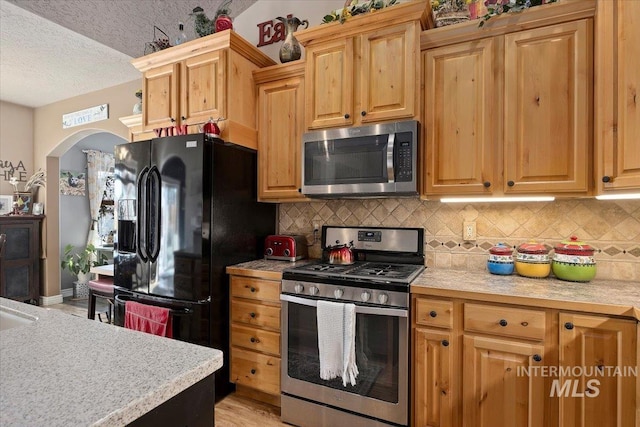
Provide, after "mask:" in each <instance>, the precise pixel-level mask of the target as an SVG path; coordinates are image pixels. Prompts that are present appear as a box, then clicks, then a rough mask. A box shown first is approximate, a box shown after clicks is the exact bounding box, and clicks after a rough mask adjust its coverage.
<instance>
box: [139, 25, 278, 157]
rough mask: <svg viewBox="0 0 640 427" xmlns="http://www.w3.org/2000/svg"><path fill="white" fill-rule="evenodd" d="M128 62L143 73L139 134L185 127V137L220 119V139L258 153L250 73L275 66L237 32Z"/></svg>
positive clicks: (200, 40) (253, 92) (218, 34)
mask: <svg viewBox="0 0 640 427" xmlns="http://www.w3.org/2000/svg"><path fill="white" fill-rule="evenodd" d="M131 62H132V64H133V65H134V66H135V67H136V68H137V69H138V70H140V71H141V72H142V73H143V74H142V93H143V102H142V132H143V133H145V132H146V133H148V132H153V131H154V130H158V129H165V128H173V127H174V126H184V125H186V126H187V132H188V133H198V132H201V125H202V124H204V123H205V122H206V121H207V120H209V119H210V118H213V119H219V118H224V121H221V122H220V123H219V126H220V129H221V133H222V134H221V137H222V139H224V140H225V141H228V142H233V143H236V144H239V145H243V146H245V147H249V148H253V149H256V148H257V145H258V136H257V134H258V132H257V118H256V111H257V107H256V92H255V83H254V81H253V74H252V73H253V71H254V70H257V69H259V68H263V67H267V66H270V65H274V64H275V62H274V61H273V60H272V59H271V58H269V57H268V56H266V55H265V54H264V53H262V52H261V51H260V50H258V49H257V48H256V47H255V46H252V45H251V44H250V43H249V42H247V41H246V40H244V39H243V38H242V37H240V36H239V35H237V34H236V33H235V32H233V31H231V30H229V31H222V32H220V33H215V34H212V35H210V36H206V37H200V38H198V39H195V40H191V41H189V42H186V43H183V44H180V45H178V46H173V47H170V48H168V49H165V50H162V51H160V52H154V53H151V54H149V55H145V56H143V57H141V58H137V59H134V60H133V61H131ZM230 97H233V99H230ZM165 135H166V132H165V133H163V135H162V136H165Z"/></svg>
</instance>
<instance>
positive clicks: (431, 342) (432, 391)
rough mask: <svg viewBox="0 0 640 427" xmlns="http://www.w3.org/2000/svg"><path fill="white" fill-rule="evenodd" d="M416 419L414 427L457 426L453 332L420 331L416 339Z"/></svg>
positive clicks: (414, 338)
mask: <svg viewBox="0 0 640 427" xmlns="http://www.w3.org/2000/svg"><path fill="white" fill-rule="evenodd" d="M413 340H414V341H413V342H414V343H415V345H414V351H413V368H414V369H415V372H414V373H413V378H414V396H413V406H414V419H413V423H412V425H415V426H430V427H447V426H452V425H456V424H457V423H454V417H457V414H458V412H459V411H458V408H457V405H456V402H457V401H458V398H457V382H456V374H455V372H456V371H457V369H456V365H455V360H456V357H455V355H456V352H457V351H458V348H457V346H456V345H455V341H454V339H453V334H452V333H451V332H449V331H442V330H435V329H424V328H417V329H415V330H414V336H413Z"/></svg>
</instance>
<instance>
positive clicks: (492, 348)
mask: <svg viewBox="0 0 640 427" xmlns="http://www.w3.org/2000/svg"><path fill="white" fill-rule="evenodd" d="M544 354H545V352H544V346H542V345H537V344H528V343H523V342H518V341H508V340H501V339H494V338H484V337H478V336H472V335H465V336H464V344H463V357H464V360H463V376H462V377H463V387H462V388H463V394H464V405H463V419H464V425H467V426H475V427H500V426H503V427H513V426H518V427H523V426H528V427H532V426H543V425H544V424H545V419H544V418H545V412H544V407H545V399H546V398H547V397H546V395H547V394H546V393H545V390H544V377H543V376H542V375H536V372H535V369H536V368H535V367H539V366H542V365H543V364H544V359H543V357H544Z"/></svg>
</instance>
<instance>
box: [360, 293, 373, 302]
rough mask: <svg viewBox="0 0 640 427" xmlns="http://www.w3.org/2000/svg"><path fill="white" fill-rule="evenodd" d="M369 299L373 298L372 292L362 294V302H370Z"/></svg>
mask: <svg viewBox="0 0 640 427" xmlns="http://www.w3.org/2000/svg"><path fill="white" fill-rule="evenodd" d="M369 298H371V292H369V291H364V292H363V293H361V294H360V299H361V300H362V302H367V301H369Z"/></svg>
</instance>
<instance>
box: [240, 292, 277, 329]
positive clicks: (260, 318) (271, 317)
mask: <svg viewBox="0 0 640 427" xmlns="http://www.w3.org/2000/svg"><path fill="white" fill-rule="evenodd" d="M231 321H232V322H240V323H245V324H248V325H253V326H261V327H265V328H271V329H275V330H277V331H279V330H280V307H275V306H269V305H262V304H254V303H250V302H244V301H239V300H236V299H233V300H231Z"/></svg>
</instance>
